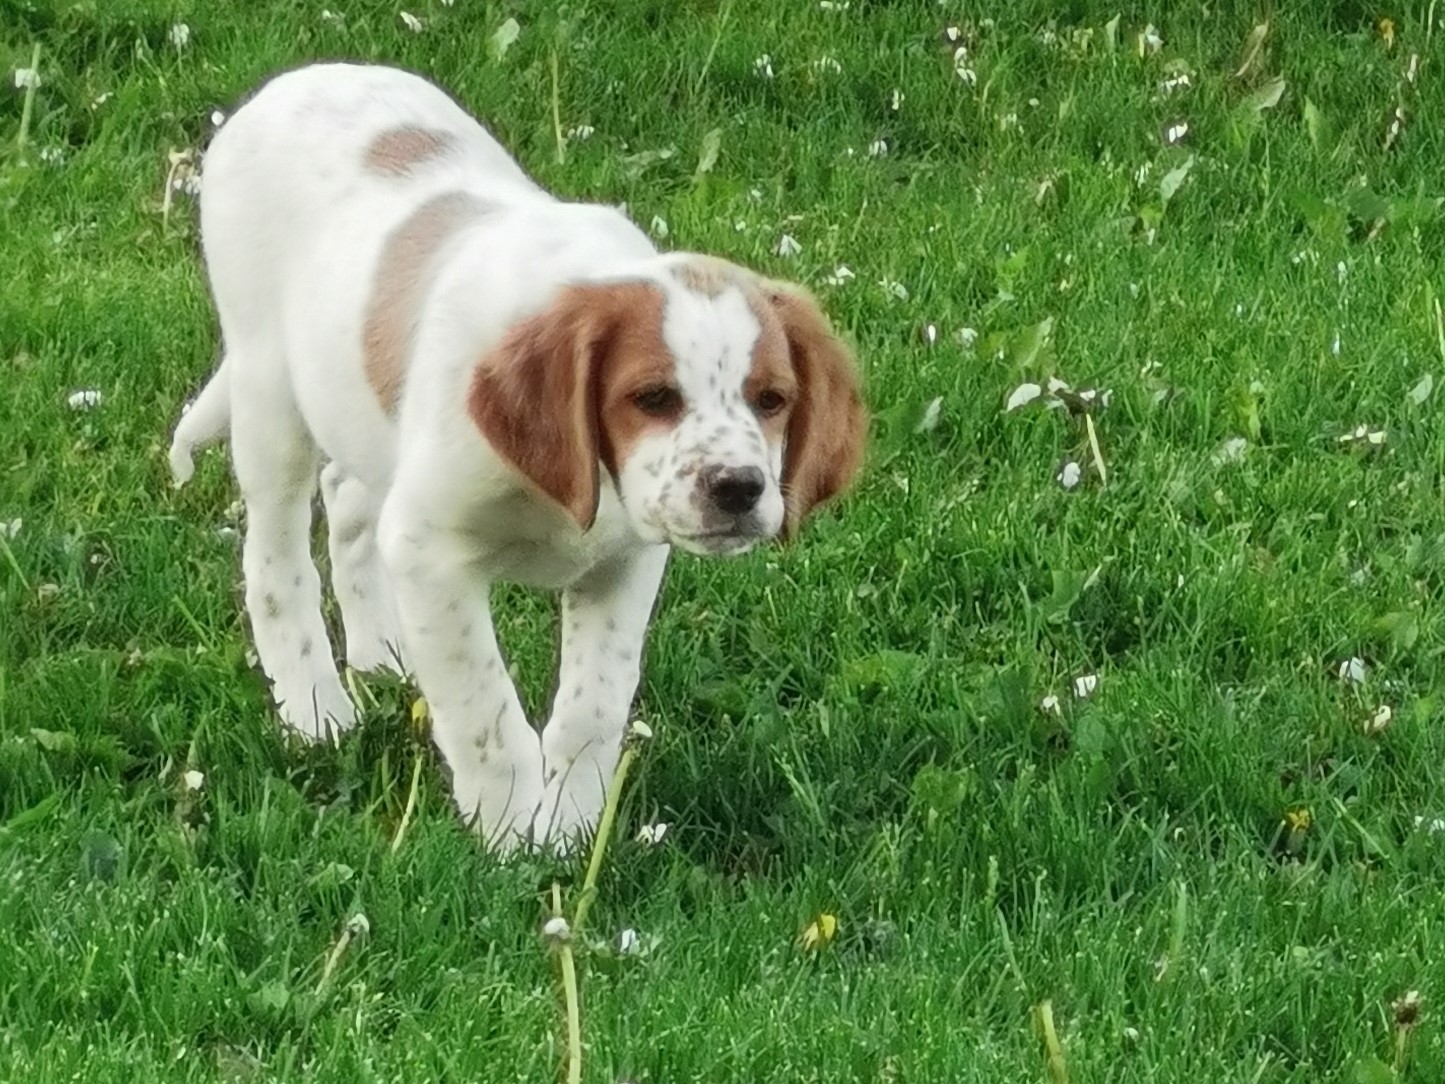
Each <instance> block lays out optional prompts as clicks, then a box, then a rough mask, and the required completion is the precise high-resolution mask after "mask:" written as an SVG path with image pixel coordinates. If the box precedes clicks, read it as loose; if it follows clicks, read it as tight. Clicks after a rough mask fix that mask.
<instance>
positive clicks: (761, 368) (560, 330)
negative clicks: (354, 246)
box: [468, 254, 867, 554]
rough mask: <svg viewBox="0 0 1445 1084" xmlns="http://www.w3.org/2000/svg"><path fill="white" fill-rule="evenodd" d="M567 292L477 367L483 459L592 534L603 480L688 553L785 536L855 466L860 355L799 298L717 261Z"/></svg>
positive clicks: (860, 427) (473, 401)
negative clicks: (495, 462)
mask: <svg viewBox="0 0 1445 1084" xmlns="http://www.w3.org/2000/svg"><path fill="white" fill-rule="evenodd" d="M652 270H653V273H649V274H648V275H647V276H646V277H637V278H629V279H626V280H621V281H609V282H597V283H577V284H574V285H570V286H567V287H565V288H564V289H562V290H561V291H560V293H558V294H557V296H556V297H555V299H554V300H553V301H552V303H551V304H550V305H549V306H548V307H547V308H546V309H544V310H543V311H541V312H540V313H538V314H536V315H534V316H532V317H530V318H529V319H527V320H525V321H523V322H522V323H520V324H518V325H517V326H515V327H513V328H512V329H511V330H510V331H509V332H508V334H507V335H506V336H505V338H504V339H503V341H502V343H501V344H500V345H499V346H498V347H497V348H496V349H495V350H494V351H493V352H492V353H491V354H489V355H488V356H487V357H486V358H484V359H482V361H481V362H480V364H479V365H478V366H477V369H476V373H475V376H474V378H473V382H472V388H471V394H470V399H469V403H468V406H469V410H470V413H471V416H472V418H473V420H474V421H475V423H476V424H477V426H478V428H479V429H480V430H481V432H482V434H483V435H484V436H485V437H486V439H487V440H488V441H489V442H490V443H491V444H492V446H493V447H494V448H496V450H497V451H498V452H499V453H500V454H501V455H502V456H503V457H504V458H505V459H506V460H507V461H508V462H510V463H511V464H512V466H513V467H515V468H516V469H517V470H518V471H519V472H520V473H521V474H522V475H524V476H525V477H526V478H528V479H529V480H530V481H531V483H532V484H533V485H535V486H536V487H537V488H538V489H540V490H541V492H542V493H544V494H546V495H547V496H548V497H550V498H551V499H552V500H554V501H556V502H557V503H558V504H559V505H561V506H562V507H563V508H564V509H565V510H566V511H567V512H568V513H569V514H570V515H571V517H572V518H573V519H574V520H576V522H577V523H578V524H579V525H580V526H581V527H582V528H583V529H584V530H585V529H586V528H588V527H590V526H591V524H592V521H593V519H594V518H595V516H596V514H597V503H598V485H599V469H601V470H606V471H607V472H608V474H609V475H610V476H611V478H612V481H613V482H614V484H615V485H616V488H617V493H618V495H619V497H620V499H621V501H622V504H623V506H624V507H625V508H626V510H627V513H628V515H629V517H630V518H631V521H632V524H633V526H634V528H635V530H636V531H637V533H638V535H639V536H640V537H642V538H644V539H646V540H647V541H650V542H668V543H672V544H674V545H676V546H679V547H680V548H682V549H685V550H688V551H691V552H693V553H703V554H724V553H740V552H742V551H744V550H746V549H748V548H749V547H751V546H752V545H753V544H754V543H756V542H758V541H759V540H762V539H767V538H772V537H774V536H777V535H780V534H781V535H782V536H784V537H790V536H791V535H793V534H794V533H795V532H796V531H797V529H798V527H799V526H800V525H801V523H802V521H803V520H804V518H805V517H806V516H807V515H808V513H809V512H810V511H811V510H812V509H813V508H814V507H815V506H816V505H818V504H819V503H821V502H822V501H825V500H827V499H828V498H830V497H832V496H834V495H835V494H837V493H838V492H839V491H841V490H842V489H843V488H844V487H845V486H846V485H847V484H848V483H849V482H850V481H851V479H852V478H853V476H854V474H855V473H856V472H857V470H858V467H859V464H860V462H861V460H862V455H863V445H864V438H865V433H866V429H867V414H866V412H865V410H864V407H863V401H862V398H861V396H860V394H859V387H858V377H857V373H856V371H855V366H854V361H853V356H852V354H851V352H850V351H849V350H848V348H847V346H845V345H844V343H843V342H842V341H841V340H840V339H839V337H838V336H837V335H836V334H835V333H834V331H833V329H832V328H831V327H830V326H829V324H828V321H827V319H826V318H825V317H824V316H823V314H822V313H821V311H819V308H818V305H817V303H816V302H815V301H814V300H813V298H812V297H811V296H810V295H809V294H808V293H807V292H806V291H805V290H803V289H801V288H800V287H796V286H790V285H785V284H782V283H778V282H771V281H768V280H765V279H762V278H759V277H757V276H755V275H753V274H752V273H750V272H748V271H746V270H744V269H743V268H741V267H738V266H736V265H734V264H731V263H728V262H726V261H723V260H718V259H714V258H710V257H704V256H696V255H691V254H677V255H670V256H663V257H659V258H658V259H657V261H656V264H655V265H654V268H653V269H652Z"/></svg>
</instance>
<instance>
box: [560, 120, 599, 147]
mask: <svg viewBox="0 0 1445 1084" xmlns="http://www.w3.org/2000/svg"><path fill="white" fill-rule="evenodd" d="M596 131H597V129H596V128H594V127H592V125H590V124H579V125H577V127H575V128H568V129H567V138H568V139H575V140H576V141H577V142H579V143H581V142H583V141H584V140H588V139H591V138H592V136H593V135H594V134H595V133H596Z"/></svg>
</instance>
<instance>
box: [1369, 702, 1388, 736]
mask: <svg viewBox="0 0 1445 1084" xmlns="http://www.w3.org/2000/svg"><path fill="white" fill-rule="evenodd" d="M1394 718H1395V710H1394V709H1393V708H1392V707H1390V705H1389V704H1381V705H1380V706H1379V707H1378V708H1376V709H1375V710H1374V712H1372V713H1371V715H1370V717H1369V718H1368V719H1366V720H1365V733H1366V734H1380V733H1383V732H1384V730H1385V729H1386V728H1387V727H1388V726H1389V725H1390V722H1391V720H1393V719H1394Z"/></svg>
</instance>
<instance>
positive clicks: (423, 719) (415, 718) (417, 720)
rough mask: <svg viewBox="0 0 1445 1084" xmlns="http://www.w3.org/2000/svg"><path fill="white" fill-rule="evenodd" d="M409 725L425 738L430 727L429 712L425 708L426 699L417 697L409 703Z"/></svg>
mask: <svg viewBox="0 0 1445 1084" xmlns="http://www.w3.org/2000/svg"><path fill="white" fill-rule="evenodd" d="M411 725H412V726H414V727H416V729H417V732H418V733H419V734H422V735H423V736H425V734H426V732H427V731H428V730H429V729H430V727H431V710H430V709H429V708H428V707H427V706H426V697H424V696H419V697H417V698H416V699H415V700H413V701H412V702H411Z"/></svg>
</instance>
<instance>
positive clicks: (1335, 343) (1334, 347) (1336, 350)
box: [1330, 331, 1340, 357]
mask: <svg viewBox="0 0 1445 1084" xmlns="http://www.w3.org/2000/svg"><path fill="white" fill-rule="evenodd" d="M1330 353H1331V354H1333V355H1334V356H1335V357H1339V356H1340V333H1339V332H1338V331H1336V332H1335V337H1334V338H1333V339H1331V340H1330Z"/></svg>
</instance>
